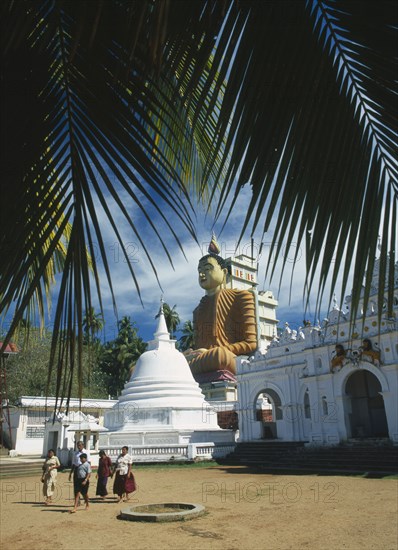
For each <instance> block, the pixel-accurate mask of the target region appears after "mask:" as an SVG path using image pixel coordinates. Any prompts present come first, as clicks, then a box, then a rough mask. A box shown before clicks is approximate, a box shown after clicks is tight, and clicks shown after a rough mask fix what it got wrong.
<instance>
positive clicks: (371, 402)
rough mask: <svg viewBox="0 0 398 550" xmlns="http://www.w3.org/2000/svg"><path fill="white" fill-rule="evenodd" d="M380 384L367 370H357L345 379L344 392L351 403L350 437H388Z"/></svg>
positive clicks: (349, 417)
mask: <svg viewBox="0 0 398 550" xmlns="http://www.w3.org/2000/svg"><path fill="white" fill-rule="evenodd" d="M381 391H382V388H381V384H380V382H379V380H378V379H377V377H376V376H375V375H374V374H372V373H371V372H369V371H367V370H362V369H361V370H358V371H357V372H355V373H353V374H351V376H350V377H349V378H348V379H347V382H346V388H345V393H346V395H347V397H348V398H349V400H350V403H351V407H350V408H351V412H350V413H349V415H348V422H349V426H348V428H349V431H350V432H351V437H359V438H367V437H388V426H387V418H386V411H385V407H384V399H383V396H382V395H381V394H380V392H381Z"/></svg>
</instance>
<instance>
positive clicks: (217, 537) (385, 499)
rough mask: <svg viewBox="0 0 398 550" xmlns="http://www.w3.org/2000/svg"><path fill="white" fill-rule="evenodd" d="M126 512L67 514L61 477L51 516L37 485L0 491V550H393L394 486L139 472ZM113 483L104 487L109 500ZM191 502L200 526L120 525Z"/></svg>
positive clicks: (246, 473)
mask: <svg viewBox="0 0 398 550" xmlns="http://www.w3.org/2000/svg"><path fill="white" fill-rule="evenodd" d="M135 475H136V481H137V483H138V491H137V492H136V493H134V495H133V497H132V501H133V502H132V503H131V504H128V505H127V504H123V503H122V504H117V503H116V502H115V498H114V497H113V495H111V494H110V495H109V499H108V500H107V501H105V502H99V501H98V500H96V498H95V496H94V494H95V479H92V482H91V485H90V490H89V494H90V497H91V503H90V508H89V510H87V511H86V510H84V507H83V506H82V507H81V508H80V510H79V511H78V512H77V513H76V514H69V513H68V512H69V510H70V509H71V505H72V484H71V483H69V482H68V473H62V472H61V473H59V474H58V487H57V492H56V498H55V502H54V504H53V505H52V506H48V507H45V506H43V498H42V496H41V490H42V484H41V483H40V480H39V479H38V478H34V477H20V478H15V479H13V480H4V481H2V482H1V484H0V485H1V526H0V544H1V547H2V548H3V549H4V550H19V549H23V550H26V548H29V549H30V550H41V549H46V550H47V549H57V550H76V548H95V549H96V550H102V549H109V548H112V549H114V548H133V549H134V550H154V549H156V550H163V549H169V548H170V549H173V550H182V549H184V550H185V549H186V548H189V549H190V550H191V549H192V550H196V549H197V550H207V549H217V550H218V549H227V550H238V549H239V550H252V549H256V550H263V549H264V550H265V549H267V550H287V549H294V550H297V549H309V550H317V549H322V550H325V549H327V550H328V549H333V550H340V549H348V550H356V549H358V550H359V549H361V550H363V549H366V548H369V549H370V548H371V549H373V550H390V549H391V550H395V549H397V548H398V542H397V541H398V525H397V524H398V520H397V518H398V514H397V512H398V510H397V504H398V480H396V479H388V478H384V479H364V478H360V477H344V476H341V477H339V476H316V475H313V476H294V475H291V476H287V475H269V474H263V473H256V472H252V471H250V470H248V469H246V468H244V467H231V466H206V467H203V466H202V467H188V466H185V467H182V468H167V467H157V468H153V467H143V466H141V467H137V468H136V470H135ZM110 488H111V481H109V483H108V490H109V489H110ZM161 502H190V503H199V504H203V505H204V506H205V507H206V514H205V515H204V516H201V517H198V518H195V519H192V520H190V521H185V522H173V523H137V522H132V521H125V520H120V519H118V514H119V512H120V510H121V509H123V508H126V506H130V505H134V504H149V503H161Z"/></svg>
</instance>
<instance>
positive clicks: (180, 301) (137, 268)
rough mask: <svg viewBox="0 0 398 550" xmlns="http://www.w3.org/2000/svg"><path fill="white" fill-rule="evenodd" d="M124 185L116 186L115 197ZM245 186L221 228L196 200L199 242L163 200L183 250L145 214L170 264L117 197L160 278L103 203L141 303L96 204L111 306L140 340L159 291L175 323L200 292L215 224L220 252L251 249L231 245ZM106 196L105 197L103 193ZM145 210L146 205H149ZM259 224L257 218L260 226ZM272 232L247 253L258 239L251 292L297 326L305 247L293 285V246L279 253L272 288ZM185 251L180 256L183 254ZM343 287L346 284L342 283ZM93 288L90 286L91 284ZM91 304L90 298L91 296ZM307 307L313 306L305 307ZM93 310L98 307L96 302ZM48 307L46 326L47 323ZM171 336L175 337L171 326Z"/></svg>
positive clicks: (243, 209)
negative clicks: (265, 293)
mask: <svg viewBox="0 0 398 550" xmlns="http://www.w3.org/2000/svg"><path fill="white" fill-rule="evenodd" d="M123 193H125V191H123V190H121V191H120V195H123ZM250 195H251V191H250V186H246V187H245V188H244V189H243V191H242V192H241V194H240V197H239V200H238V201H237V203H236V205H235V207H234V208H233V210H232V212H231V215H230V217H229V219H228V222H227V224H226V225H225V228H224V229H223V231H222V232H221V233H220V230H221V227H222V221H223V220H221V221H220V222H219V223H216V225H215V226H214V228H213V217H212V213H211V212H210V214H208V215H207V216H206V215H205V212H204V209H203V208H201V207H199V206H198V205H195V214H196V234H197V238H198V243H197V242H195V241H194V239H193V238H192V237H191V236H190V235H189V234H188V232H187V231H186V230H185V229H184V227H183V225H182V223H181V222H179V221H178V218H177V217H176V216H175V214H174V215H173V213H172V212H171V211H170V209H168V208H167V206H163V207H162V210H163V213H164V214H165V216H166V217H167V219H169V221H170V222H171V224H172V226H173V229H174V230H175V232H176V233H177V235H178V237H179V239H180V241H181V242H182V245H183V251H184V253H183V252H182V251H181V250H180V248H179V247H178V246H177V244H176V241H175V239H174V237H173V236H172V234H171V232H170V230H168V229H167V226H166V224H164V223H163V222H161V221H160V219H159V216H158V215H156V213H155V212H154V211H153V210H152V211H150V217H151V219H153V220H154V221H155V222H156V224H157V226H158V228H160V233H161V235H162V238H163V239H164V242H165V245H166V246H167V249H168V251H169V253H170V255H171V258H172V262H173V265H171V263H170V261H169V259H168V257H167V255H166V253H165V252H164V250H163V248H162V246H161V244H160V242H159V239H158V237H157V236H156V235H155V234H154V233H153V231H152V230H151V229H150V227H149V224H148V223H147V222H145V219H144V216H143V214H142V211H141V209H140V207H139V206H138V205H137V204H136V203H134V202H133V201H132V200H131V198H130V197H128V196H127V194H126V195H125V196H122V198H123V202H124V203H125V206H126V208H127V209H128V211H129V214H130V215H131V216H132V219H133V221H134V224H135V225H136V227H137V231H139V233H140V235H141V237H142V239H143V240H144V242H145V244H146V246H147V248H148V249H149V252H150V254H151V258H152V260H153V263H154V264H155V266H156V269H157V273H158V278H159V282H160V284H161V286H162V288H160V287H159V284H158V282H157V280H156V276H155V274H154V272H153V270H152V267H151V266H150V263H149V261H148V259H147V257H146V254H145V252H144V250H143V248H142V246H141V245H140V243H139V239H138V238H137V236H136V235H135V234H134V233H133V231H132V229H131V227H130V226H129V224H128V223H127V222H126V220H125V219H124V217H123V215H122V214H121V212H120V210H119V208H114V207H113V205H112V204H111V202H110V204H109V206H110V209H111V211H112V214H113V215H114V218H115V221H116V225H117V228H118V231H119V232H120V234H121V236H122V242H123V245H124V247H125V248H126V250H127V254H128V257H129V260H130V262H131V264H132V266H133V269H134V272H135V274H136V277H137V280H138V283H139V286H140V290H141V297H142V302H143V305H142V304H141V301H140V299H139V296H138V293H137V291H136V288H135V286H134V281H133V279H132V277H131V274H130V272H129V269H128V267H127V263H126V259H125V257H124V255H123V253H122V251H121V245H120V244H119V243H118V242H117V239H116V237H115V235H114V232H113V229H112V228H111V226H110V224H109V222H108V221H107V217H106V215H105V213H104V212H103V210H102V207H101V206H100V204H99V203H97V205H96V211H97V216H98V220H99V224H100V227H101V232H102V237H103V242H104V246H105V250H106V254H107V259H108V264H109V267H110V271H111V276H112V284H113V288H114V293H115V299H116V304H117V308H118V318H119V319H121V318H122V317H123V316H129V317H130V318H131V320H132V321H134V322H135V323H136V325H137V328H138V333H139V335H140V336H141V337H142V338H143V339H144V340H145V341H148V340H151V339H152V338H153V333H154V331H155V329H156V324H157V322H156V320H155V315H156V314H157V312H158V310H159V304H160V299H161V296H163V300H164V301H165V302H167V303H168V304H169V305H170V306H174V305H176V309H177V311H178V313H179V315H180V319H181V327H182V325H183V323H184V322H185V321H187V320H189V319H192V311H193V310H194V308H195V307H196V305H197V304H198V302H199V300H200V299H201V297H202V296H203V290H202V289H201V288H200V287H199V284H198V276H197V265H198V261H199V259H200V258H201V256H203V255H204V254H206V253H207V247H208V244H209V241H210V239H211V233H212V230H213V229H214V231H215V233H216V236H217V239H218V242H219V244H220V246H221V255H222V256H223V257H225V258H227V257H229V256H233V255H238V254H241V253H249V252H250V250H251V238H250V233H249V232H247V235H246V236H245V237H244V238H243V239H242V240H241V242H240V243H239V244H238V239H239V235H240V232H241V228H242V225H243V221H244V219H245V217H246V215H247V209H248V204H249V202H250ZM109 200H110V201H111V199H109ZM148 211H149V210H148ZM259 227H260V228H261V227H262V225H261V223H260V224H259ZM272 237H273V228H272V227H271V228H270V231H269V232H267V233H266V234H265V235H264V236H262V232H261V231H260V230H259V231H258V232H257V233H256V234H255V235H254V252H255V254H254V255H255V256H257V253H258V251H259V249H260V245H261V243H262V244H263V246H262V252H261V255H260V257H259V258H258V263H259V273H258V283H259V284H258V290H271V291H272V292H273V294H274V296H275V298H276V299H277V300H278V301H279V307H278V309H277V318H278V320H279V321H280V326H284V323H285V322H286V321H287V322H289V324H290V326H291V328H293V329H297V328H298V327H299V326H300V325H302V321H303V318H304V307H303V299H302V292H303V287H304V279H305V257H304V253H301V251H299V255H298V260H297V262H296V263H295V265H294V276H293V279H292V287H291V290H290V277H291V268H292V267H293V263H292V262H291V261H290V258H293V255H294V254H295V252H296V250H295V248H294V247H295V245H293V248H291V249H290V250H288V249H286V250H285V251H284V253H285V254H287V264H288V266H287V268H286V271H285V275H284V277H283V279H282V283H281V286H280V288H279V274H280V268H281V265H282V258H280V259H279V260H278V262H277V264H276V275H275V277H274V279H273V281H271V282H270V281H269V280H268V279H266V278H265V267H266V263H267V261H268V255H269V245H270V243H271V240H272ZM184 254H185V255H184ZM98 269H99V273H100V278H101V294H102V303H103V307H104V318H105V328H104V330H103V333H102V334H101V335H100V336H101V340H103V341H108V340H112V339H114V338H115V337H116V335H117V318H116V316H115V313H114V311H113V305H112V299H111V293H110V290H109V288H108V286H107V283H106V278H105V271H104V269H103V264H102V261H101V259H99V261H98ZM349 288H350V287H349ZM57 289H58V285H55V287H54V288H53V291H52V300H53V310H55V302H56V297H57ZM93 291H94V287H93ZM94 305H95V300H94ZM314 306H315V299H314V300H313V302H312V303H310V308H309V311H308V312H307V313H306V319H310V320H311V322H314V321H316V319H315V318H314V311H313V308H314ZM311 308H312V309H311ZM95 309H96V311H97V312H99V306H98V302H97V307H95ZM326 315H327V313H326V310H325V311H324V312H322V314H321V319H320V320H321V321H322V318H323V317H325V316H326ZM51 324H52V322H51V313H50V316H49V319H48V320H47V322H46V325H47V326H48V327H49V329H51ZM3 328H4V329H7V319H6V322H5V323H4V324H3ZM176 337H177V338H178V337H179V334H178V332H177V334H176Z"/></svg>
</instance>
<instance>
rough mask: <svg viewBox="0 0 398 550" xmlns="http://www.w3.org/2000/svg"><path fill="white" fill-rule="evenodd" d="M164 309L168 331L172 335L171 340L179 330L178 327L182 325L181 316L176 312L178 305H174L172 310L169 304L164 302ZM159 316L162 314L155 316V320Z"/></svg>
mask: <svg viewBox="0 0 398 550" xmlns="http://www.w3.org/2000/svg"><path fill="white" fill-rule="evenodd" d="M162 307H163V314H164V319H165V321H166V325H167V329H168V331H169V333H170V336H171V338H173V335H174V333H175V331H176V330H177V327H178V325H179V324H180V316H179V314H178V312H177V310H176V307H177V305H176V304H174V306H173V307H172V308H171V307H170V306H169V304H168V303H167V302H163V304H162ZM159 315H160V313H158V314H157V315H156V316H155V319H157V318H158V317H159Z"/></svg>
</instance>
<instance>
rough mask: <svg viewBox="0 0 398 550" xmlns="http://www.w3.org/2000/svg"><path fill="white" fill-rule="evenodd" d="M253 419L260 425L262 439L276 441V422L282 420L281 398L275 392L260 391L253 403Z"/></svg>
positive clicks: (270, 390) (269, 390) (268, 390)
mask: <svg viewBox="0 0 398 550" xmlns="http://www.w3.org/2000/svg"><path fill="white" fill-rule="evenodd" d="M255 408H256V410H255V418H256V420H257V421H259V422H261V423H262V429H261V434H262V435H261V437H262V439H276V438H277V437H278V434H277V420H282V408H281V398H280V397H279V395H278V394H277V392H276V391H275V390H272V389H270V388H268V389H265V390H262V391H261V392H260V393H259V394H258V395H257V398H256V402H255Z"/></svg>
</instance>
